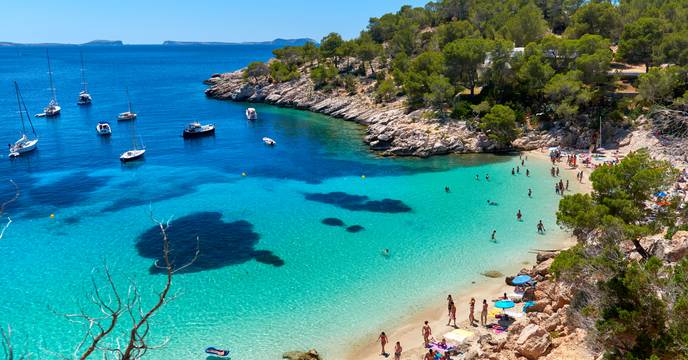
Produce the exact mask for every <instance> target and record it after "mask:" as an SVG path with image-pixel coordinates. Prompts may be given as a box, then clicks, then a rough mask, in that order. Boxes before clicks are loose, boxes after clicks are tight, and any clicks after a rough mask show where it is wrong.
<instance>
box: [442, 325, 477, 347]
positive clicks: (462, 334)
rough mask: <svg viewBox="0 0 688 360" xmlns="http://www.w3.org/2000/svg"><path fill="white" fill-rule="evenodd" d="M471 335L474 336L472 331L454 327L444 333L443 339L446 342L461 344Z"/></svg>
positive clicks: (468, 339) (470, 337) (469, 338)
mask: <svg viewBox="0 0 688 360" xmlns="http://www.w3.org/2000/svg"><path fill="white" fill-rule="evenodd" d="M473 337H475V334H474V333H473V332H470V331H468V330H464V329H456V330H454V331H450V332H448V333H446V334H444V339H445V340H446V341H447V343H448V344H451V345H454V346H459V345H463V344H465V343H466V342H468V341H470V340H471V339H472V338H473Z"/></svg>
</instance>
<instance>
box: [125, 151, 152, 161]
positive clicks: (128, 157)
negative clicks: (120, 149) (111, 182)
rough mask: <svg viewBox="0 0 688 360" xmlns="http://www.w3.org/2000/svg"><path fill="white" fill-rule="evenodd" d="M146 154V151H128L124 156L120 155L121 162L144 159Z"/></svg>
mask: <svg viewBox="0 0 688 360" xmlns="http://www.w3.org/2000/svg"><path fill="white" fill-rule="evenodd" d="M145 153H146V149H134V150H127V151H125V152H124V153H123V154H122V155H120V157H119V160H120V161H121V162H129V161H134V160H136V159H139V158H142V157H143V154H145Z"/></svg>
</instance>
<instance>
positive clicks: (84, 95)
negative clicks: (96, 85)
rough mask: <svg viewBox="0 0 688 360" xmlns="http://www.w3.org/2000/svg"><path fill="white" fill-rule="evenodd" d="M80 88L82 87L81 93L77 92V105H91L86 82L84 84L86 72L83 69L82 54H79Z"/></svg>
mask: <svg viewBox="0 0 688 360" xmlns="http://www.w3.org/2000/svg"><path fill="white" fill-rule="evenodd" d="M81 86H83V88H82V90H81V92H79V100H78V101H77V102H76V104H77V105H91V101H93V99H92V98H91V94H89V93H88V82H86V70H85V69H84V54H83V53H82V54H81Z"/></svg>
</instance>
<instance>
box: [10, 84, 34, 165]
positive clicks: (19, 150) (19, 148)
mask: <svg viewBox="0 0 688 360" xmlns="http://www.w3.org/2000/svg"><path fill="white" fill-rule="evenodd" d="M14 89H15V91H16V93H17V105H18V106H19V118H20V119H21V125H22V132H21V134H22V135H21V137H20V138H19V140H17V141H15V142H14V144H10V149H9V150H10V153H9V156H10V157H17V156H20V155H21V154H24V153H27V152H30V151H33V150H36V147H38V135H36V129H34V127H33V123H32V122H31V117H30V116H29V111H28V110H27V109H26V104H24V98H23V97H22V96H21V92H20V91H19V85H18V84H17V82H16V81H15V82H14ZM24 117H26V120H28V121H29V125H31V132H32V133H33V136H34V138H33V139H30V138H29V137H28V136H26V125H25V123H24Z"/></svg>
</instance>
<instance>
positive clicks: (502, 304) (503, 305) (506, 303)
mask: <svg viewBox="0 0 688 360" xmlns="http://www.w3.org/2000/svg"><path fill="white" fill-rule="evenodd" d="M514 306H516V304H514V302H513V301H511V300H499V301H497V302H496V303H495V307H496V308H497V309H502V310H504V309H511V308H512V307H514Z"/></svg>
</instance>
